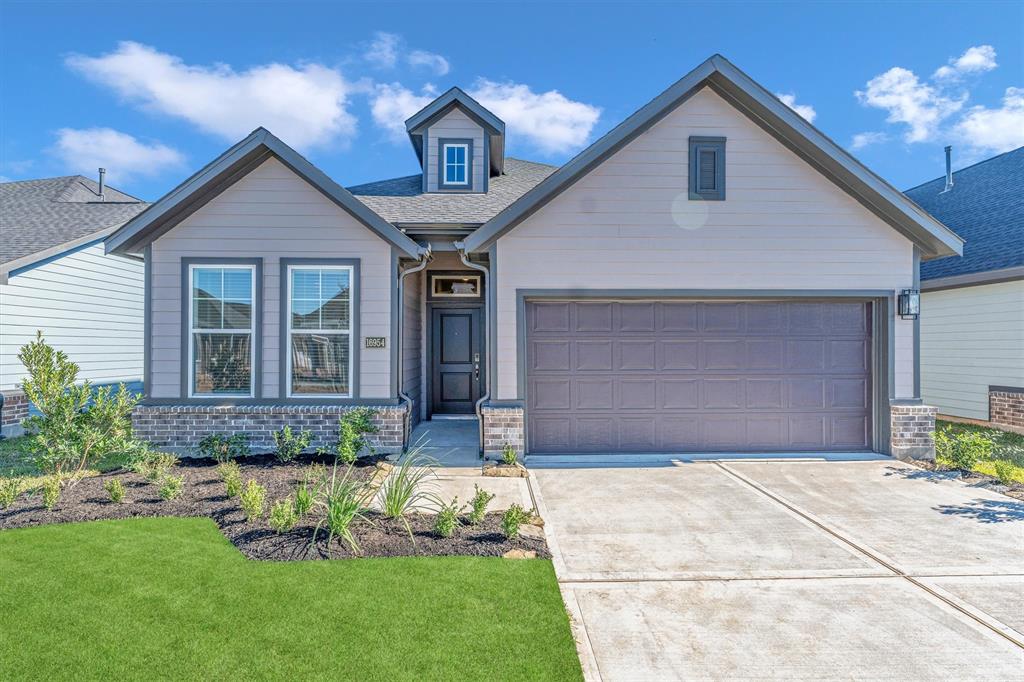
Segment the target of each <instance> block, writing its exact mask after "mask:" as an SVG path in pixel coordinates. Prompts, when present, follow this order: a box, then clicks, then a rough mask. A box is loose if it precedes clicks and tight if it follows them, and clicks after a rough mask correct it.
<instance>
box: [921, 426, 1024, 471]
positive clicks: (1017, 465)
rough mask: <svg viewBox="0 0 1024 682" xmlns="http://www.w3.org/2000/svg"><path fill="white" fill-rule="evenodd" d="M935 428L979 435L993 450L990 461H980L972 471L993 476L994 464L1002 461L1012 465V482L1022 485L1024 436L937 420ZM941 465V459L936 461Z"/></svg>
mask: <svg viewBox="0 0 1024 682" xmlns="http://www.w3.org/2000/svg"><path fill="white" fill-rule="evenodd" d="M935 426H936V428H939V429H945V428H948V429H949V430H950V431H952V432H953V433H968V432H970V433H979V434H981V435H982V436H984V437H985V438H988V439H989V440H991V441H992V442H993V444H994V445H995V448H994V449H993V451H992V459H987V460H981V461H979V462H978V463H977V464H975V465H974V467H973V468H972V471H976V472H978V473H979V474H986V475H988V476H995V475H996V469H995V462H996V461H997V460H1004V461H1007V462H1010V463H1011V464H1012V465H1013V467H1014V468H1013V470H1012V471H1013V474H1012V477H1013V480H1015V481H1016V482H1017V483H1024V436H1022V435H1020V434H1018V433H1013V432H1012V431H1000V430H999V429H993V428H989V427H986V426H977V425H975V424H961V423H958V422H947V421H942V420H938V421H936V422H935ZM938 463H939V464H942V463H943V462H942V460H941V458H940V459H939V461H938Z"/></svg>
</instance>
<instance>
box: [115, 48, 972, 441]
mask: <svg viewBox="0 0 1024 682" xmlns="http://www.w3.org/2000/svg"><path fill="white" fill-rule="evenodd" d="M405 124H406V129H407V131H408V135H409V140H410V142H411V144H412V149H413V152H414V153H415V154H416V156H417V158H418V159H419V161H420V164H421V168H422V171H421V173H418V174H416V175H415V176H411V177H403V178H396V179H392V180H385V181H381V182H375V183H371V184H368V185H360V186H358V187H352V188H349V189H345V188H343V187H341V186H339V185H338V184H337V183H336V182H334V181H333V180H332V179H331V178H329V177H328V176H327V175H325V174H324V173H323V172H322V171H320V170H319V169H317V168H316V167H315V166H313V165H312V164H311V163H310V162H309V161H307V160H306V159H305V158H303V157H302V156H300V155H299V154H297V153H296V152H295V151H294V150H292V149H291V148H289V147H288V146H287V145H286V144H285V143H284V142H282V141H281V140H279V139H278V138H276V137H274V135H272V134H271V133H270V132H268V131H267V130H265V129H262V128H260V129H257V130H256V131H254V132H253V133H252V134H250V135H249V136H248V137H246V138H245V139H244V140H242V141H240V142H239V143H238V144H236V145H235V146H233V147H231V148H230V149H228V150H227V151H226V152H225V153H224V154H222V155H221V156H220V157H218V158H217V159H215V160H214V161H213V162H212V163H210V164H209V165H208V166H206V167H205V168H203V169H202V170H200V171H199V172H198V173H196V174H195V175H194V176H192V177H191V178H189V179H188V180H186V181H185V182H184V183H182V184H181V185H180V186H178V187H177V188H175V189H174V190H173V191H172V192H170V193H169V194H168V195H167V196H165V197H163V198H162V199H160V200H159V201H157V202H156V203H155V204H153V205H152V206H151V207H150V208H148V209H147V210H146V211H145V212H143V213H142V214H140V215H139V216H137V217H135V218H134V219H133V220H131V221H130V222H128V224H126V225H125V226H123V227H122V228H120V229H119V230H118V231H117V232H115V233H114V234H113V235H111V236H110V237H109V238H108V239H107V241H106V244H107V251H108V252H109V253H115V254H124V255H133V256H139V257H142V258H144V260H145V263H146V301H147V303H146V332H145V337H146V349H145V359H146V366H145V377H146V380H145V386H146V388H145V401H144V404H143V405H142V406H141V407H140V408H139V409H138V411H137V413H136V415H135V418H134V421H135V428H136V431H137V433H138V434H139V435H140V436H142V437H145V438H147V439H150V440H152V441H153V442H155V443H157V444H159V445H161V446H165V447H190V446H192V445H194V444H195V443H196V442H197V440H198V439H200V438H201V437H202V436H203V435H204V434H206V433H209V432H211V431H247V432H248V433H250V434H251V435H252V437H253V438H255V439H256V442H257V444H259V443H269V433H270V431H271V430H272V429H275V428H279V427H280V425H281V424H284V423H293V424H299V425H302V426H303V427H304V428H309V429H311V430H314V431H315V433H316V435H317V437H318V438H319V439H322V440H326V439H328V438H332V437H333V433H334V432H335V430H336V422H337V417H338V415H339V414H340V413H342V412H343V411H345V410H348V409H351V408H352V406H355V405H372V406H376V407H377V408H379V411H378V416H377V419H378V422H379V424H380V426H381V428H382V431H381V433H380V434H378V436H379V443H380V444H381V445H382V446H384V447H388V448H394V449H400V448H402V447H403V446H404V445H405V441H406V439H407V437H408V432H409V427H410V424H411V423H413V422H415V421H416V420H419V419H430V418H434V417H438V416H448V415H469V416H472V415H474V414H478V415H479V419H480V424H479V428H480V434H481V446H482V448H483V449H484V450H485V451H486V453H487V454H492V453H495V452H498V451H500V449H501V448H502V447H503V446H504V445H511V446H513V447H514V448H516V449H517V450H519V451H521V452H525V453H526V454H529V455H543V454H561V455H571V454H576V453H579V454H594V453H666V452H668V453H675V452H694V451H697V452H708V451H712V452H791V451H815V452H818V451H843V452H847V451H876V452H883V453H892V454H894V455H899V456H909V455H917V456H927V455H928V454H929V453H930V452H931V451H932V450H933V446H932V441H931V431H932V429H933V423H934V422H933V420H934V408H932V407H930V406H926V405H923V404H922V401H921V398H920V395H919V393H918V391H917V389H918V385H919V382H918V344H917V338H918V335H917V324H918V322H917V321H915V320H913V319H910V318H911V317H913V316H912V315H911V314H910V313H911V312H912V311H911V310H910V308H909V307H908V308H906V309H905V310H904V312H905V313H906V318H905V317H904V316H901V315H898V314H897V312H898V311H897V305H898V301H899V300H901V299H900V297H901V295H902V294H903V293H904V290H912V289H914V288H916V284H917V273H918V268H919V262H920V261H921V260H922V259H924V260H927V259H931V258H937V257H942V256H949V255H953V254H959V253H961V250H962V242H961V240H960V238H959V237H957V235H955V234H954V233H953V232H952V231H950V230H949V229H948V228H946V227H945V226H944V225H942V224H941V223H939V222H938V221H937V220H935V219H934V218H933V217H932V216H930V215H928V214H927V213H926V212H925V211H923V210H921V209H920V208H919V207H918V206H917V205H916V204H914V203H913V202H912V201H910V200H909V199H907V197H906V196H904V195H903V194H902V193H901V192H900V191H898V190H896V189H894V188H893V187H891V186H890V185H889V184H887V183H886V182H885V181H883V180H882V179H881V178H879V177H878V176H877V175H875V174H873V173H872V172H871V171H869V170H868V169H867V168H865V167H864V166H863V165H861V164H860V163H859V162H858V161H857V160H856V159H854V158H853V157H852V156H851V155H850V154H849V153H848V152H846V151H845V150H843V149H842V148H840V147H839V146H837V145H836V144H835V143H834V142H832V141H831V140H829V139H828V138H827V137H826V136H825V135H823V134H822V133H821V132H819V131H818V130H817V129H815V128H814V127H813V126H812V125H811V124H810V123H808V122H807V121H806V120H804V119H803V118H801V117H800V116H799V115H798V114H796V113H795V112H794V111H792V110H791V109H790V108H788V107H787V106H786V105H785V104H783V103H782V102H780V101H779V100H778V99H777V98H776V97H775V96H773V95H772V94H771V93H770V92H769V91H767V90H765V89H764V88H763V87H761V86H760V85H758V84H757V83H755V82H754V81H753V80H751V79H750V77H748V76H747V75H746V74H744V73H743V72H742V71H740V70H739V69H737V68H736V67H735V66H733V65H732V64H731V63H730V62H729V61H727V60H726V59H724V58H723V57H721V56H718V55H715V56H713V57H711V58H710V59H708V60H707V61H705V62H703V63H702V64H700V65H699V66H698V67H697V68H696V69H694V70H693V71H691V72H690V73H688V74H686V75H685V76H684V77H683V78H682V79H680V80H679V81H678V82H676V83H674V84H673V85H671V86H670V87H669V88H668V89H667V90H665V91H664V92H663V93H661V94H660V95H658V96H657V97H655V98H654V99H653V100H651V101H650V102H648V103H647V104H645V105H644V106H643V107H641V108H640V109H639V110H638V111H637V112H636V113H634V114H633V115H631V116H630V117H628V118H627V119H626V120H624V121H623V122H621V123H620V124H619V125H617V126H616V127H615V128H614V129H612V130H611V131H610V132H609V133H608V134H606V135H605V136H603V137H602V138H600V139H599V140H597V141H596V142H594V143H593V144H592V145H591V146H589V147H588V148H587V149H585V150H584V151H583V152H581V153H580V154H579V155H578V156H576V157H575V158H573V159H572V160H571V161H569V162H568V163H566V164H565V165H563V166H561V167H558V168H551V167H548V166H544V165H542V164H535V163H529V162H526V161H520V160H517V159H512V158H506V156H505V124H504V123H503V122H502V121H501V120H500V119H498V117H496V116H495V115H494V114H493V113H492V112H490V111H488V110H487V109H485V108H484V107H483V106H481V105H480V104H479V103H478V102H476V101H474V100H473V99H472V98H471V97H469V96H468V95H466V93H464V92H463V91H462V90H460V89H458V88H453V89H451V90H449V91H448V92H446V93H444V94H443V95H441V96H440V97H438V98H437V99H436V100H435V101H433V102H431V103H430V104H429V105H427V106H426V107H425V108H424V109H423V110H421V111H420V112H418V113H416V114H415V115H413V116H412V117H411V118H409V119H408V120H407V121H406V122H405ZM903 298H904V299H905V301H906V302H908V303H916V300H915V297H914V296H913V295H912V294H911V293H909V292H908V293H907V295H906V296H904V297H903Z"/></svg>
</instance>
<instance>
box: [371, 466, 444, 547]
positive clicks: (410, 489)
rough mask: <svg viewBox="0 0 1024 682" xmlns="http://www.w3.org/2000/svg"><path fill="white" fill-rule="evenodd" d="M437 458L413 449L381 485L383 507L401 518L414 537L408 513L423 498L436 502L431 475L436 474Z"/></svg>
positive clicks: (382, 509) (393, 516)
mask: <svg viewBox="0 0 1024 682" xmlns="http://www.w3.org/2000/svg"><path fill="white" fill-rule="evenodd" d="M436 464H437V462H436V461H435V460H433V459H431V458H429V457H424V456H423V455H422V454H420V453H419V452H418V451H413V452H410V453H409V454H407V455H406V456H405V457H403V458H402V460H401V462H400V463H399V465H398V466H397V467H395V469H394V470H392V472H391V473H390V474H389V475H388V477H387V479H385V481H384V484H383V485H382V486H381V488H380V502H381V511H382V512H383V513H384V516H385V517H386V518H389V519H401V520H402V522H403V523H404V524H405V529H406V530H407V531H409V537H410V538H411V537H412V528H411V527H410V526H409V521H408V519H406V518H405V517H406V514H408V513H410V512H411V511H413V510H414V509H416V508H417V507H419V506H420V503H421V502H433V501H435V500H436V497H435V496H434V494H433V491H432V490H430V489H429V486H428V485H427V479H429V478H432V477H433V476H434V469H433V467H434V466H435V465H436Z"/></svg>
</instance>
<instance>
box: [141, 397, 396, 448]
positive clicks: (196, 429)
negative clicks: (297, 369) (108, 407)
mask: <svg viewBox="0 0 1024 682" xmlns="http://www.w3.org/2000/svg"><path fill="white" fill-rule="evenodd" d="M370 407H371V408H372V409H374V410H376V411H377V416H376V417H375V419H374V422H375V423H376V424H377V427H378V429H379V431H378V432H377V433H375V434H373V435H371V436H370V437H369V439H370V442H371V443H372V444H373V446H374V447H375V448H376V449H377V451H378V452H384V453H394V452H401V450H402V445H403V444H402V427H403V418H404V416H405V409H406V408H405V406H404V405H398V406H396V405H379V406H378V405H371V406H370ZM352 409H354V408H353V407H350V406H345V405H233V406H221V405H139V406H138V407H137V408H135V412H134V413H132V429H133V430H134V432H135V435H136V436H137V437H138V438H140V439H142V440H145V441H148V442H150V443H152V444H153V445H155V446H157V447H160V448H163V449H167V450H172V451H174V452H179V453H181V454H191V453H192V452H193V451H194V449H195V448H196V446H197V445H199V441H200V440H202V439H203V437H205V436H207V435H209V434H211V433H221V434H227V435H230V434H232V433H238V432H240V431H244V432H245V433H248V434H249V438H250V440H249V443H250V446H251V447H252V449H253V452H269V451H272V450H273V449H274V438H273V436H272V435H271V434H273V432H274V431H277V430H279V429H281V428H283V427H284V426H285V425H286V424H288V425H291V427H292V428H293V429H306V430H309V431H312V432H313V443H312V447H320V446H329V445H333V444H334V443H336V442H337V440H338V420H339V419H340V418H341V415H343V414H344V413H345V412H347V411H349V410H352Z"/></svg>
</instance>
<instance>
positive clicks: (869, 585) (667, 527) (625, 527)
mask: <svg viewBox="0 0 1024 682" xmlns="http://www.w3.org/2000/svg"><path fill="white" fill-rule="evenodd" d="M539 464H540V466H542V467H545V468H538V463H536V462H531V465H533V466H531V469H532V476H533V492H534V495H535V497H536V499H537V503H538V507H539V511H540V512H541V515H542V516H543V517H544V519H545V521H546V525H545V531H546V532H547V534H548V541H549V543H550V545H551V548H552V551H553V553H554V563H555V570H556V573H557V575H558V578H559V582H560V583H561V587H562V592H563V596H564V598H565V601H566V604H567V606H568V608H569V611H570V614H571V617H572V619H573V627H574V631H575V634H576V636H577V642H578V647H579V652H580V658H581V660H582V661H583V665H584V671H585V674H586V676H587V678H588V679H591V680H659V679H758V680H763V679H815V680H821V679H826V680H831V679H843V680H847V679H892V680H921V679H928V680H975V679H978V680H980V679H990V680H991V679H999V680H1021V679H1024V503H1022V502H1019V501H1017V500H1014V499H1011V498H1008V497H1004V496H1002V495H999V494H996V493H991V492H988V491H986V490H983V489H979V488H973V487H970V486H967V485H965V484H963V483H961V482H960V481H957V480H951V479H950V478H949V477H948V476H943V475H941V474H932V473H929V472H925V471H922V470H919V469H916V468H914V467H910V466H908V465H905V464H902V463H900V462H896V461H894V460H890V459H883V460H876V461H832V462H829V461H750V460H738V461H723V462H714V461H704V462H686V463H684V462H661V463H653V462H652V463H647V464H646V465H644V466H637V465H636V464H635V463H631V464H630V465H628V466H622V467H614V466H603V467H602V466H596V465H589V466H587V465H585V466H582V467H578V468H576V467H572V466H570V465H558V464H555V465H552V464H546V465H545V464H543V463H539ZM546 467H550V468H546Z"/></svg>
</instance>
